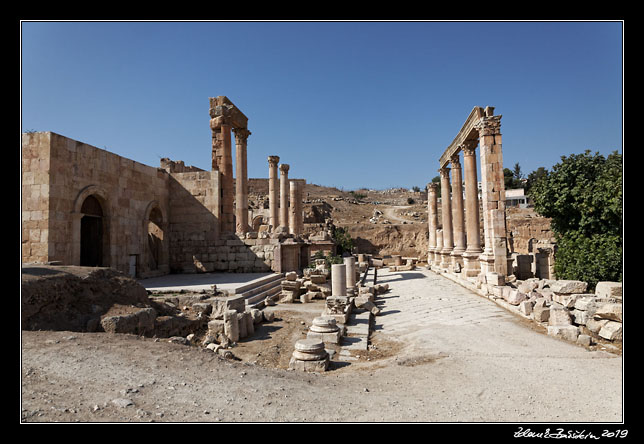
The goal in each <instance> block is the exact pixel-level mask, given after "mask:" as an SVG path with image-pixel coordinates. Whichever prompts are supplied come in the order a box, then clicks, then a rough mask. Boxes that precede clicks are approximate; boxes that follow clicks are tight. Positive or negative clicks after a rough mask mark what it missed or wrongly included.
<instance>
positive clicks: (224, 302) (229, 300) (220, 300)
mask: <svg viewBox="0 0 644 444" xmlns="http://www.w3.org/2000/svg"><path fill="white" fill-rule="evenodd" d="M245 309H246V299H245V298H244V296H242V295H237V296H228V297H219V296H218V297H214V298H212V312H211V313H210V317H211V318H212V319H223V318H224V314H225V312H226V311H227V310H235V311H238V312H240V313H241V312H243V311H244V310H245Z"/></svg>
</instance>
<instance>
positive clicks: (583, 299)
mask: <svg viewBox="0 0 644 444" xmlns="http://www.w3.org/2000/svg"><path fill="white" fill-rule="evenodd" d="M576 296H577V298H576V299H575V305H574V308H575V309H576V310H583V311H586V310H588V308H589V306H590V305H591V304H594V303H595V301H596V300H597V298H596V297H595V295H592V294H590V295H589V294H579V295H576Z"/></svg>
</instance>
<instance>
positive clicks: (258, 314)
mask: <svg viewBox="0 0 644 444" xmlns="http://www.w3.org/2000/svg"><path fill="white" fill-rule="evenodd" d="M249 313H250V315H251V317H252V318H253V324H259V323H260V322H262V319H264V316H263V315H262V311H261V310H258V309H257V308H251V309H250V310H249Z"/></svg>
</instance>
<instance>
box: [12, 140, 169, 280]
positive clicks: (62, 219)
mask: <svg viewBox="0 0 644 444" xmlns="http://www.w3.org/2000/svg"><path fill="white" fill-rule="evenodd" d="M22 137H23V140H22V143H23V172H22V177H23V201H22V207H23V208H22V212H23V214H22V217H23V239H22V242H23V258H22V259H23V262H48V261H60V262H62V263H64V264H72V265H80V248H81V246H80V244H81V234H80V225H81V218H82V216H83V214H82V213H81V212H80V209H81V206H82V204H83V202H84V200H85V199H86V198H87V197H88V196H94V197H96V198H97V199H98V201H99V202H100V204H101V207H102V211H103V214H104V217H103V218H102V219H103V260H102V265H103V266H110V267H113V268H115V269H117V270H119V271H122V272H125V273H129V271H130V261H131V260H132V257H134V258H136V264H137V265H136V266H137V267H140V268H141V271H145V267H146V264H147V261H146V255H147V253H148V252H147V250H146V248H147V218H148V217H149V214H150V211H151V209H153V208H158V210H159V211H160V213H161V216H162V219H163V221H166V220H167V217H168V187H167V182H168V178H169V176H168V174H167V173H166V172H165V171H163V170H160V169H158V168H153V167H149V166H146V165H143V164H141V163H138V162H135V161H133V160H130V159H126V158H124V157H121V156H118V155H116V154H114V153H110V152H108V151H105V150H102V149H99V148H96V147H94V146H91V145H88V144H85V143H82V142H78V141H75V140H72V139H69V138H67V137H64V136H60V135H58V134H55V133H52V132H41V133H28V134H23V136H22ZM47 170H48V171H47ZM38 237H39V239H38ZM162 249H167V246H166V245H162Z"/></svg>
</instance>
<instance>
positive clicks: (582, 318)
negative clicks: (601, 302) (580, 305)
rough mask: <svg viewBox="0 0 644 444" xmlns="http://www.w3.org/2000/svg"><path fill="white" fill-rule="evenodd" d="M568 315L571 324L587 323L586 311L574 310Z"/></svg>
mask: <svg viewBox="0 0 644 444" xmlns="http://www.w3.org/2000/svg"><path fill="white" fill-rule="evenodd" d="M570 315H571V316H572V321H573V323H575V324H577V325H586V322H587V321H588V312H587V311H586V310H577V309H576V308H575V309H574V310H571V311H570Z"/></svg>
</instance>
